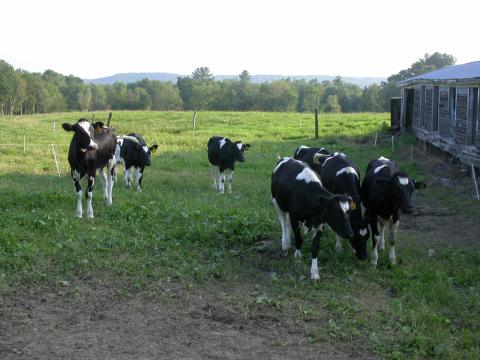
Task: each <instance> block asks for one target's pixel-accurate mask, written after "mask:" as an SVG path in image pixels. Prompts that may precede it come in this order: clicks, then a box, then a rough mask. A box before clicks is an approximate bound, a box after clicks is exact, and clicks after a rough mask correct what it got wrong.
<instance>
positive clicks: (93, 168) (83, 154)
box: [62, 118, 117, 218]
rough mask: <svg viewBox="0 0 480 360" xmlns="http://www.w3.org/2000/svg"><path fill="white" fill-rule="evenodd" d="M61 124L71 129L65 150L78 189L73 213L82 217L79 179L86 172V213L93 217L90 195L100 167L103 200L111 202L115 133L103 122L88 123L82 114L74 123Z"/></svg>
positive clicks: (109, 203) (67, 129)
mask: <svg viewBox="0 0 480 360" xmlns="http://www.w3.org/2000/svg"><path fill="white" fill-rule="evenodd" d="M62 127H63V129H64V130H66V131H73V132H74V135H73V138H72V141H71V142H70V149H69V151H68V162H69V164H70V169H71V175H72V179H73V183H74V186H75V191H76V193H77V211H76V216H77V217H79V218H81V217H82V215H83V208H82V186H81V184H80V180H81V179H82V178H83V177H84V176H85V175H87V176H88V186H87V191H86V193H85V194H86V196H87V216H88V217H89V218H93V208H92V195H93V184H94V182H95V175H96V172H97V169H100V171H99V175H100V179H101V180H102V186H103V193H104V198H105V202H106V204H107V205H112V187H113V180H112V169H113V167H114V166H115V161H114V159H113V156H114V154H115V146H116V143H117V137H116V136H115V134H114V132H113V131H112V130H111V129H110V128H108V127H106V126H103V123H102V122H96V123H94V124H91V123H90V122H89V121H88V120H87V119H84V118H82V119H80V120H78V122H77V123H75V124H68V123H64V124H62ZM105 167H106V168H107V175H105V173H104V171H103V169H104V168H105Z"/></svg>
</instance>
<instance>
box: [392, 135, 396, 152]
mask: <svg viewBox="0 0 480 360" xmlns="http://www.w3.org/2000/svg"><path fill="white" fill-rule="evenodd" d="M392 152H395V142H394V141H393V135H392Z"/></svg>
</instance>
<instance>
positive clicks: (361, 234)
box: [359, 229, 367, 236]
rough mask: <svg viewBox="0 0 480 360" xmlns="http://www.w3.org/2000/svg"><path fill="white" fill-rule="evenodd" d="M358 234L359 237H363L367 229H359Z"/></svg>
mask: <svg viewBox="0 0 480 360" xmlns="http://www.w3.org/2000/svg"><path fill="white" fill-rule="evenodd" d="M359 233H360V236H365V235H367V229H360V231H359Z"/></svg>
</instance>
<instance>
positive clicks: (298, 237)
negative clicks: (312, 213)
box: [291, 219, 303, 260]
mask: <svg viewBox="0 0 480 360" xmlns="http://www.w3.org/2000/svg"><path fill="white" fill-rule="evenodd" d="M291 223H292V229H293V234H294V236H295V254H294V255H293V258H294V259H295V260H300V259H301V258H302V252H301V249H302V245H303V239H302V233H301V231H300V229H301V227H300V221H298V220H297V219H291Z"/></svg>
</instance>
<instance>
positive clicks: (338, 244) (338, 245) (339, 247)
mask: <svg viewBox="0 0 480 360" xmlns="http://www.w3.org/2000/svg"><path fill="white" fill-rule="evenodd" d="M335 236H336V238H337V242H336V243H335V251H336V252H337V253H339V254H340V253H341V252H342V250H343V249H342V239H341V238H340V236H338V235H337V234H335Z"/></svg>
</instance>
